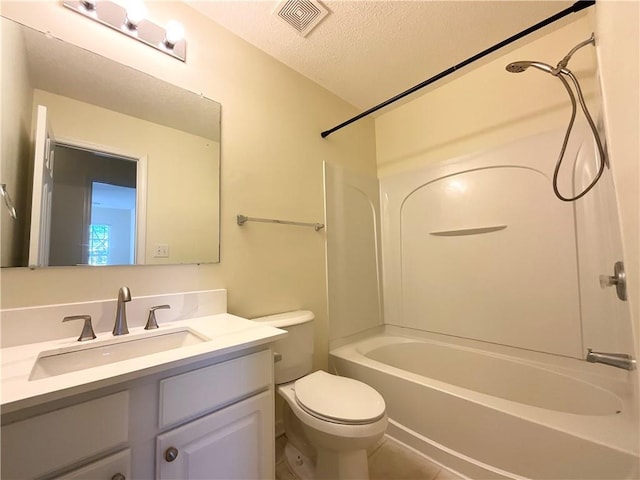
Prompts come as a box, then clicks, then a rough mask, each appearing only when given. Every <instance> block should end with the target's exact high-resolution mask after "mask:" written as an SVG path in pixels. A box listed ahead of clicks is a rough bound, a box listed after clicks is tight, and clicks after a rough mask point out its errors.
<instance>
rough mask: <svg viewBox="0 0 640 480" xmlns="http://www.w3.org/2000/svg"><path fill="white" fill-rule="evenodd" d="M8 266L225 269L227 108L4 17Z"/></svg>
mask: <svg viewBox="0 0 640 480" xmlns="http://www.w3.org/2000/svg"><path fill="white" fill-rule="evenodd" d="M0 20H1V22H2V23H1V25H0V33H1V35H2V38H1V39H0V40H1V43H0V45H1V47H2V51H1V59H2V65H1V73H0V74H1V79H0V80H1V87H2V92H1V93H2V96H1V98H2V124H1V129H0V135H1V138H0V141H1V142H0V143H1V144H2V146H1V155H2V156H1V157H0V166H1V168H2V170H1V179H0V183H2V184H5V185H6V190H7V191H8V192H9V194H10V196H11V198H12V200H13V203H14V204H15V208H16V212H17V218H16V219H12V218H11V217H10V216H9V213H8V212H9V211H8V209H6V208H4V205H0V208H1V209H2V215H1V217H0V219H1V222H2V223H1V225H0V227H1V228H0V230H1V232H2V252H1V253H2V267H19V266H22V267H24V266H29V267H32V268H35V267H45V266H71V265H149V264H186V263H216V262H219V261H220V243H219V237H220V236H219V216H220V108H221V107H220V104H219V103H217V102H214V101H212V100H210V99H207V98H204V97H202V96H201V95H197V94H195V93H193V92H188V91H185V90H183V89H181V88H178V87H176V86H175V85H171V84H168V83H166V82H163V81H161V80H158V79H156V78H154V77H152V76H150V75H147V74H145V73H143V72H140V71H137V70H135V69H132V68H130V67H127V66H124V65H121V64H119V63H117V62H114V61H112V60H109V59H107V58H105V57H102V56H100V55H96V54H95V53H92V52H89V51H87V50H83V49H81V48H79V47H76V46H74V45H70V44H68V43H66V42H64V41H61V40H59V39H55V38H52V37H51V36H50V35H47V34H45V33H42V32H39V31H36V30H33V29H31V28H28V27H25V26H23V25H20V24H18V23H15V22H13V21H11V20H8V19H6V18H1V19H0Z"/></svg>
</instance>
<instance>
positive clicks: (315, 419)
mask: <svg viewBox="0 0 640 480" xmlns="http://www.w3.org/2000/svg"><path fill="white" fill-rule="evenodd" d="M313 319H314V315H313V313H312V312H310V311H307V310H299V311H295V312H287V313H281V314H278V315H270V316H268V317H260V318H254V319H253V320H254V321H262V322H268V323H269V324H270V325H272V326H274V327H277V328H281V329H283V330H287V332H288V333H289V334H288V335H287V336H286V337H285V338H284V339H282V340H278V341H277V342H276V343H275V344H274V351H275V352H276V354H277V358H276V363H275V382H276V385H277V392H278V393H279V394H280V396H281V397H282V398H284V400H285V401H286V403H285V408H284V412H283V421H284V429H285V433H286V435H287V440H288V443H287V446H286V448H285V452H286V457H287V461H288V462H289V465H290V467H291V468H292V470H293V471H294V472H296V474H298V476H300V477H301V478H303V479H305V480H306V479H309V478H317V479H333V480H340V479H347V478H348V479H367V478H369V469H368V466H367V448H368V447H370V446H373V445H374V444H375V443H376V442H377V441H378V440H379V439H380V438H382V436H383V435H384V432H385V430H386V428H387V415H386V412H385V403H384V399H383V398H382V396H381V395H380V394H379V393H378V392H377V391H376V390H374V389H373V388H371V387H370V386H369V385H365V384H364V383H362V382H359V381H357V380H353V379H351V378H346V377H338V376H336V375H331V374H329V373H327V372H323V371H317V372H313V373H310V372H311V368H312V360H313V336H314V330H313ZM280 356H281V358H280ZM278 358H280V359H279V360H278ZM314 457H315V462H314V461H313V458H314ZM314 463H315V465H314ZM310 464H311V465H310Z"/></svg>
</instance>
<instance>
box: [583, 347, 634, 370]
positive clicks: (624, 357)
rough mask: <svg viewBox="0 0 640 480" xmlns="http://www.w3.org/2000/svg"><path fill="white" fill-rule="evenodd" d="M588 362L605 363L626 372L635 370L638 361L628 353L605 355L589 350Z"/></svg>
mask: <svg viewBox="0 0 640 480" xmlns="http://www.w3.org/2000/svg"><path fill="white" fill-rule="evenodd" d="M586 360H587V362H591V363H604V364H605V365H611V366H612V367H618V368H624V369H625V370H635V368H636V360H635V359H634V358H633V357H632V356H631V355H628V354H626V353H603V352H594V351H593V350H591V349H589V350H588V353H587V358H586Z"/></svg>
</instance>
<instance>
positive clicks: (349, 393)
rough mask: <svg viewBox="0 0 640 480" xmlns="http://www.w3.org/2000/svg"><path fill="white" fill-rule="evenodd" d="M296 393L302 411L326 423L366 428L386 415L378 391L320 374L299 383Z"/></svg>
mask: <svg viewBox="0 0 640 480" xmlns="http://www.w3.org/2000/svg"><path fill="white" fill-rule="evenodd" d="M294 391H295V400H296V404H298V405H299V406H300V408H302V409H303V410H304V411H305V412H307V413H308V414H309V415H312V416H314V417H316V418H319V419H321V420H324V421H327V422H332V423H340V424H344V425H363V424H369V423H373V422H376V421H378V420H380V419H381V418H382V417H384V415H385V408H386V407H385V403H384V399H383V398H382V395H380V394H379V393H378V392H377V391H376V390H375V389H373V388H371V387H370V386H369V385H366V384H364V383H362V382H359V381H357V380H354V379H351V378H346V377H339V376H337V375H331V374H329V373H327V372H323V371H321V370H319V371H317V372H314V373H312V374H310V375H307V376H305V377H303V378H301V379H299V380H296V382H295V383H294Z"/></svg>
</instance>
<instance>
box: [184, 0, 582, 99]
mask: <svg viewBox="0 0 640 480" xmlns="http://www.w3.org/2000/svg"><path fill="white" fill-rule="evenodd" d="M187 3H188V4H189V5H191V6H192V7H193V8H195V9H196V10H198V11H199V12H201V13H203V14H204V15H206V16H208V17H209V18H211V19H213V20H214V21H215V22H217V23H218V24H220V25H222V26H223V27H225V28H227V29H228V30H230V31H232V32H233V33H235V34H236V35H238V36H239V37H241V38H243V39H245V40H246V41H248V42H250V43H252V44H253V45H255V46H256V47H258V48H259V49H261V50H263V51H265V52H266V53H268V54H269V55H271V56H273V57H275V58H277V59H278V60H280V61H281V62H283V63H284V64H286V65H288V66H289V67H291V68H293V69H294V70H296V71H298V72H299V73H301V74H302V75H304V76H306V77H308V78H310V79H311V80H313V81H315V82H316V83H318V84H320V85H322V86H323V87H325V88H326V89H328V90H330V91H331V92H333V93H334V94H336V95H337V96H339V97H341V98H343V99H344V100H346V101H347V102H349V103H351V104H352V105H354V106H356V107H358V108H360V109H363V110H364V109H367V108H369V107H372V106H374V105H376V104H378V103H380V102H382V101H384V100H386V99H388V98H390V97H393V96H394V95H396V94H398V93H400V92H403V91H405V90H407V89H408V88H410V87H412V86H414V85H416V84H418V83H420V82H422V81H423V80H425V79H427V78H429V77H431V76H433V75H435V74H437V73H439V72H441V71H443V70H445V69H447V68H449V67H451V66H453V65H455V64H457V63H460V62H461V61H463V60H465V59H467V58H469V57H471V56H472V55H475V54H476V53H478V52H480V51H482V50H484V49H486V48H488V47H491V46H492V45H494V44H496V43H498V42H500V41H501V40H504V39H505V38H507V37H509V36H511V35H514V34H516V33H518V32H520V31H522V30H524V29H525V28H528V27H530V26H531V25H534V24H536V23H538V22H540V21H541V20H544V19H546V18H547V17H549V16H551V15H553V14H555V13H557V12H559V11H561V10H563V9H565V8H567V7H569V6H571V5H572V4H573V3H574V2H573V1H541V0H536V1H525V0H518V1H506V0H504V1H482V0H476V1H452V0H449V1H433V0H429V1H427V0H414V1H397V0H382V1H369V0H353V1H346V2H345V1H334V0H324V1H322V0H321V3H322V4H323V5H324V6H325V7H326V8H327V9H328V10H329V11H330V13H329V15H328V16H327V17H326V18H325V19H324V20H323V21H322V22H321V23H320V24H319V25H318V26H317V27H315V28H314V29H313V30H312V31H311V33H310V34H309V35H308V36H307V37H301V36H300V35H299V34H298V32H297V31H296V30H294V29H293V28H292V27H291V26H290V25H287V24H285V23H284V22H282V21H281V20H280V19H278V17H277V16H275V15H273V14H272V12H273V10H274V9H275V7H276V6H277V4H278V1H277V0H273V1H266V0H261V1H218V0H217V1H210V0H209V1H202V0H187Z"/></svg>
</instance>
